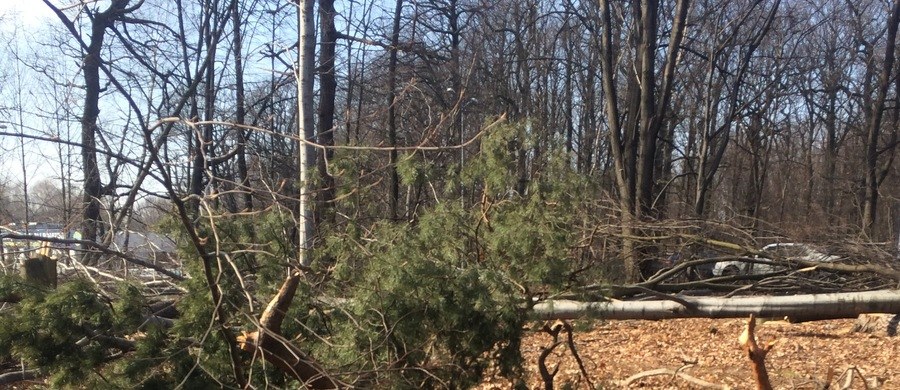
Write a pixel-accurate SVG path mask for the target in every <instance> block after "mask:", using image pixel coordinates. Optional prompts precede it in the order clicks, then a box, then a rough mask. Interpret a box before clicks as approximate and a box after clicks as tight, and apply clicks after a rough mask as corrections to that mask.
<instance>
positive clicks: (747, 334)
mask: <svg viewBox="0 0 900 390" xmlns="http://www.w3.org/2000/svg"><path fill="white" fill-rule="evenodd" d="M753 317H754V316H753V314H750V319H749V320H748V321H747V327H746V328H744V332H743V333H741V335H740V337H738V342H740V344H741V347H743V349H744V352H746V353H747V357H749V358H750V368H751V369H752V370H753V377H754V379H755V380H756V389H757V390H772V382H770V381H769V373H768V372H767V371H766V355H767V354H768V353H769V351H770V350H771V349H772V347H773V346H775V343H774V342H771V343H768V344H766V346H765V347H762V348H760V346H759V345H758V344H757V343H756V335H755V334H754V331H755V330H756V320H755V318H753Z"/></svg>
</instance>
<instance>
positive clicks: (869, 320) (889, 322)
mask: <svg viewBox="0 0 900 390" xmlns="http://www.w3.org/2000/svg"><path fill="white" fill-rule="evenodd" d="M898 325H900V314H884V313H875V314H870V313H867V314H860V315H859V317H858V318H857V319H856V323H855V324H853V329H851V332H859V333H869V334H874V335H879V336H889V337H894V336H897V328H898Z"/></svg>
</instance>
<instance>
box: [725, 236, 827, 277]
mask: <svg viewBox="0 0 900 390" xmlns="http://www.w3.org/2000/svg"><path fill="white" fill-rule="evenodd" d="M760 251H761V252H763V253H765V254H766V255H765V256H753V257H754V258H757V259H759V258H768V259H786V260H800V261H810V262H822V263H830V262H835V261H838V260H840V259H841V258H840V257H839V256H834V255H829V254H826V253H823V252H821V251H819V250H818V249H815V248H813V247H812V246H810V245H809V244H801V243H794V242H780V243H776V244H769V245H766V246H764V247H763V248H762V249H761V250H760ZM779 268H780V267H779V266H777V265H773V264H761V263H755V262H750V261H740V260H735V261H720V262H718V263H716V265H715V267H713V272H712V273H713V275H714V276H727V275H760V274H766V273H770V272H775V271H777V270H778V269H779Z"/></svg>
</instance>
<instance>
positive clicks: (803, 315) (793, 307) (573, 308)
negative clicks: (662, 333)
mask: <svg viewBox="0 0 900 390" xmlns="http://www.w3.org/2000/svg"><path fill="white" fill-rule="evenodd" d="M862 313H900V290H881V291H869V292H853V293H835V294H806V295H791V296H758V297H738V298H716V297H704V298H694V297H678V298H675V300H654V301H610V302H577V301H568V300H555V301H543V302H540V303H538V304H536V305H535V306H534V308H533V311H532V317H533V318H535V319H542V320H546V319H579V318H594V319H609V320H626V319H640V320H662V319H670V318H744V317H747V316H749V315H750V314H754V315H756V316H758V317H775V318H782V317H788V318H789V319H790V320H792V321H813V320H826V319H837V318H856V317H857V316H858V315H860V314H862Z"/></svg>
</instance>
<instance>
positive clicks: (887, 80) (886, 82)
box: [862, 0, 900, 237]
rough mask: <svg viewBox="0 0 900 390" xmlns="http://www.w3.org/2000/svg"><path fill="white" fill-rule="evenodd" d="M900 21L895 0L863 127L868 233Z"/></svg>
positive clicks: (875, 203) (899, 5) (898, 1)
mask: <svg viewBox="0 0 900 390" xmlns="http://www.w3.org/2000/svg"><path fill="white" fill-rule="evenodd" d="M898 23H900V0H894V6H893V7H892V8H891V15H890V18H889V19H888V24H887V40H886V42H885V52H884V66H883V67H882V69H881V77H880V79H879V84H878V91H877V92H876V93H877V95H876V96H875V102H874V104H873V105H872V115H871V118H870V122H869V124H868V129H867V131H866V165H865V168H866V174H865V196H864V199H863V215H862V228H863V232H864V233H866V234H868V235H869V236H870V237H871V236H872V235H873V234H874V227H875V218H876V210H877V207H878V187H879V180H878V154H879V153H878V139H879V138H880V136H881V118H882V117H883V116H884V105H885V104H884V102H885V99H886V98H887V92H888V88H889V87H890V85H891V75H892V74H893V71H894V52H895V49H896V47H895V46H896V38H897V25H898Z"/></svg>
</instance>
